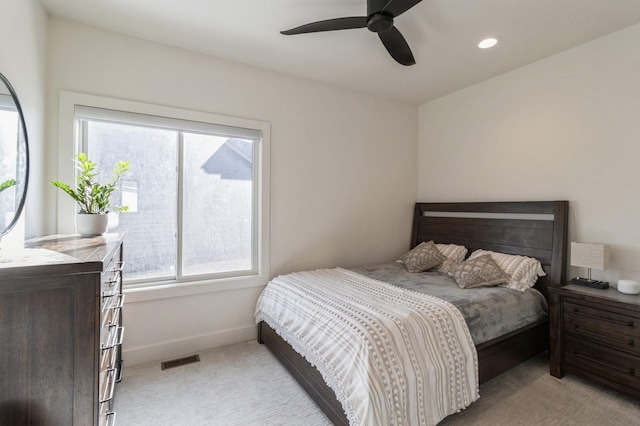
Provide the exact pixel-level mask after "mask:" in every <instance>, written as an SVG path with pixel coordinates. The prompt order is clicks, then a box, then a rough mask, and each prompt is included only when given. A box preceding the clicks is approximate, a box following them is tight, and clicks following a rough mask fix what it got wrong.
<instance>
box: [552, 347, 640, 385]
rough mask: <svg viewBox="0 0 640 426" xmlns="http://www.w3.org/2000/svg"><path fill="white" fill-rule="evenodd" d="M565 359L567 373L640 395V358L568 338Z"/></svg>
mask: <svg viewBox="0 0 640 426" xmlns="http://www.w3.org/2000/svg"><path fill="white" fill-rule="evenodd" d="M564 358H565V359H564V362H565V365H566V367H567V369H568V370H573V371H576V372H582V373H583V374H585V375H587V376H594V375H595V376H598V377H600V380H601V381H604V382H612V383H616V384H620V385H622V386H625V387H628V388H631V389H633V390H635V391H640V357H636V356H634V355H630V354H626V353H624V352H618V351H616V350H614V349H610V348H607V347H605V346H602V345H598V344H595V343H591V342H586V341H584V340H579V339H576V338H573V337H569V336H567V337H566V338H565V351H564Z"/></svg>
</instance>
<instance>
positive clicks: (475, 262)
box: [451, 254, 509, 288]
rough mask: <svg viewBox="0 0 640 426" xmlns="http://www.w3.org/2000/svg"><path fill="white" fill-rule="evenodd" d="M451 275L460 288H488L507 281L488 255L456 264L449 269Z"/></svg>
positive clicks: (507, 277) (504, 274) (503, 273)
mask: <svg viewBox="0 0 640 426" xmlns="http://www.w3.org/2000/svg"><path fill="white" fill-rule="evenodd" d="M451 275H452V276H453V278H454V279H455V280H456V283H458V287H460V288H476V287H490V286H495V285H498V284H502V283H505V282H507V280H508V279H509V276H508V275H507V274H506V273H505V272H504V271H503V270H502V269H500V266H498V264H497V263H496V262H495V260H493V259H492V258H491V256H490V255H488V254H487V255H484V256H478V257H476V258H474V259H469V260H466V261H464V262H460V263H458V264H456V265H455V266H454V267H453V268H451Z"/></svg>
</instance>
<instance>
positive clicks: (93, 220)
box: [77, 213, 109, 237]
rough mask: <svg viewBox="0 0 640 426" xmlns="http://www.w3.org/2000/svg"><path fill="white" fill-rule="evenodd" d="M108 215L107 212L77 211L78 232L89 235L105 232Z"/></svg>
mask: <svg viewBox="0 0 640 426" xmlns="http://www.w3.org/2000/svg"><path fill="white" fill-rule="evenodd" d="M108 225H109V216H108V215H107V214H86V213H78V222H77V226H78V234H80V235H82V236H85V237H91V236H96V235H102V234H104V233H105V232H107V226H108Z"/></svg>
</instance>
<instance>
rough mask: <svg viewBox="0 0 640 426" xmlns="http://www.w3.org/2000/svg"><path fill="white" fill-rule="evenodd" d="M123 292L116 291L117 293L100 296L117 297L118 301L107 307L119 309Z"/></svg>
mask: <svg viewBox="0 0 640 426" xmlns="http://www.w3.org/2000/svg"><path fill="white" fill-rule="evenodd" d="M124 296H125V295H124V294H123V293H118V294H112V295H110V296H104V295H103V296H102V298H103V299H109V298H110V297H119V299H118V301H117V302H116V303H114V304H113V305H111V306H109V307H108V308H107V309H121V308H122V307H123V306H124Z"/></svg>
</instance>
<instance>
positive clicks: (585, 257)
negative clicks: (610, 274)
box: [571, 243, 609, 288]
mask: <svg viewBox="0 0 640 426" xmlns="http://www.w3.org/2000/svg"><path fill="white" fill-rule="evenodd" d="M571 266H579V267H583V268H587V278H586V279H585V278H574V279H572V280H571V282H572V283H574V284H582V285H589V286H591V285H590V284H595V283H601V281H596V280H592V279H591V269H598V270H604V269H607V267H608V266H609V246H608V245H606V244H594V243H571ZM606 284H607V285H606V287H609V285H608V283H606ZM606 287H604V288H606Z"/></svg>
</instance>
